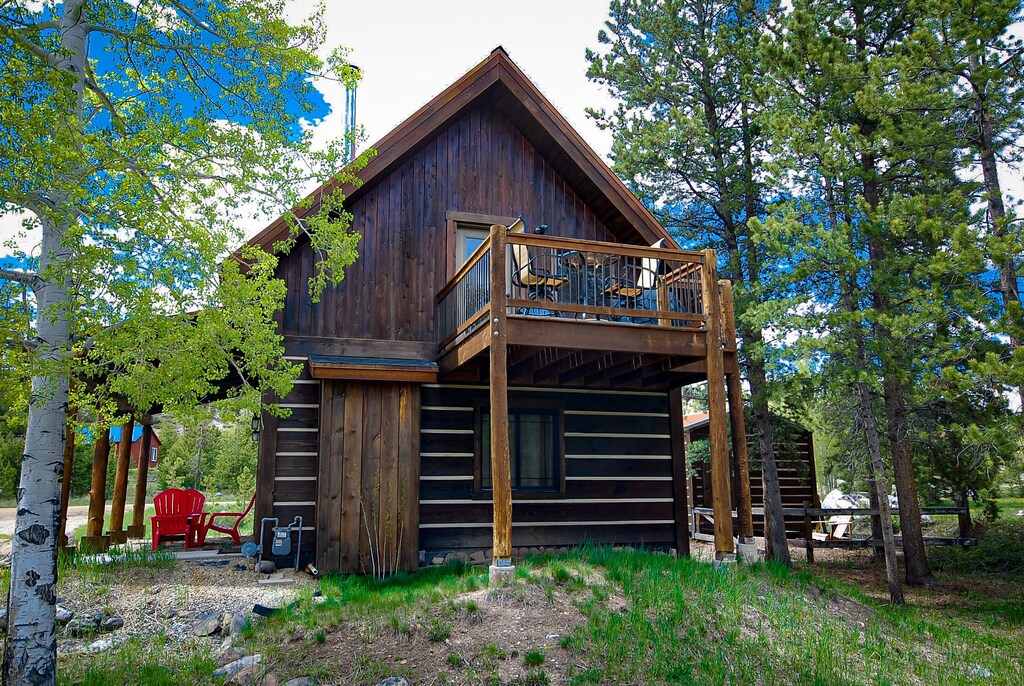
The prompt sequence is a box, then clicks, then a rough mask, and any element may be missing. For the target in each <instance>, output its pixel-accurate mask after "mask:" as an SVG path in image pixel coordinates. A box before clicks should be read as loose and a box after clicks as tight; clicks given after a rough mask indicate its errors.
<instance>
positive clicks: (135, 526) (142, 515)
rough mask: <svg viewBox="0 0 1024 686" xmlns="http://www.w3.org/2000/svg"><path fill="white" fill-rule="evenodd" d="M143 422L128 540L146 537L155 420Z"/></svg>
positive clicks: (149, 419) (144, 420)
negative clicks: (147, 500) (150, 458)
mask: <svg viewBox="0 0 1024 686" xmlns="http://www.w3.org/2000/svg"><path fill="white" fill-rule="evenodd" d="M147 419H148V421H147V420H146V419H143V420H142V423H143V426H142V454H141V456H140V457H139V470H138V472H137V473H136V474H135V498H134V499H133V500H132V523H131V525H129V527H128V538H143V537H145V535H146V487H147V486H148V485H149V484H148V479H149V451H150V450H151V448H152V446H153V420H152V418H147Z"/></svg>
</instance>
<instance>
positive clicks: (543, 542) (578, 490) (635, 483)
mask: <svg viewBox="0 0 1024 686" xmlns="http://www.w3.org/2000/svg"><path fill="white" fill-rule="evenodd" d="M422 393H423V396H422V402H423V404H422V410H421V434H420V474H421V476H420V548H421V549H422V550H426V551H442V550H457V549H486V548H489V547H490V545H491V504H490V502H489V499H488V497H487V495H486V494H484V495H482V496H479V497H476V498H475V497H474V495H473V463H474V449H475V439H474V435H473V429H474V425H475V407H478V406H481V405H482V404H484V403H486V399H487V389H486V387H466V386H436V385H425V386H424V387H423V390H422ZM530 401H541V402H543V403H545V404H548V403H553V402H554V403H558V404H560V405H561V407H562V410H563V415H562V417H563V432H564V446H565V454H566V456H565V471H566V483H565V493H563V494H550V493H541V494H530V493H515V494H514V495H513V498H514V499H513V503H512V522H513V524H512V545H513V546H515V547H517V548H521V547H536V546H569V545H576V544H578V543H581V542H583V541H593V542H597V543H609V544H632V545H639V544H643V545H650V546H672V545H674V535H675V534H674V524H673V522H674V519H673V517H674V515H673V503H672V494H673V490H672V461H671V451H670V439H669V419H668V401H667V397H666V396H665V394H663V393H661V394H632V393H565V392H558V391H552V392H544V391H539V390H523V389H519V390H512V391H510V394H509V404H510V407H511V408H513V409H515V408H517V407H519V406H520V405H521V404H525V403H528V402H530ZM630 434H631V435H632V437H627V435H630Z"/></svg>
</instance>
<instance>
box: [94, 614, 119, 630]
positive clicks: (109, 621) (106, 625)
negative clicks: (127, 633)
mask: <svg viewBox="0 0 1024 686" xmlns="http://www.w3.org/2000/svg"><path fill="white" fill-rule="evenodd" d="M123 626H124V618H123V617H118V616H117V615H111V616H110V617H107V618H106V619H104V620H103V621H101V622H100V631H102V632H104V633H110V632H111V631H117V630H118V629H120V628H121V627H123Z"/></svg>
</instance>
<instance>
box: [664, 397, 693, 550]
mask: <svg viewBox="0 0 1024 686" xmlns="http://www.w3.org/2000/svg"><path fill="white" fill-rule="evenodd" d="M668 415H669V420H668V421H669V434H670V435H671V436H672V501H673V502H672V507H673V511H674V514H675V520H676V550H677V551H678V554H679V555H683V556H686V557H689V556H690V508H689V506H688V503H687V499H686V446H685V441H684V439H683V395H682V393H681V392H680V391H679V389H678V388H674V389H672V390H670V391H669V392H668Z"/></svg>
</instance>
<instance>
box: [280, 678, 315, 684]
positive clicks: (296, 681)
mask: <svg viewBox="0 0 1024 686" xmlns="http://www.w3.org/2000/svg"><path fill="white" fill-rule="evenodd" d="M284 686H317V681H316V679H314V678H313V677H311V676H300V677H296V678H294V679H289V680H288V681H286V682H284Z"/></svg>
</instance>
